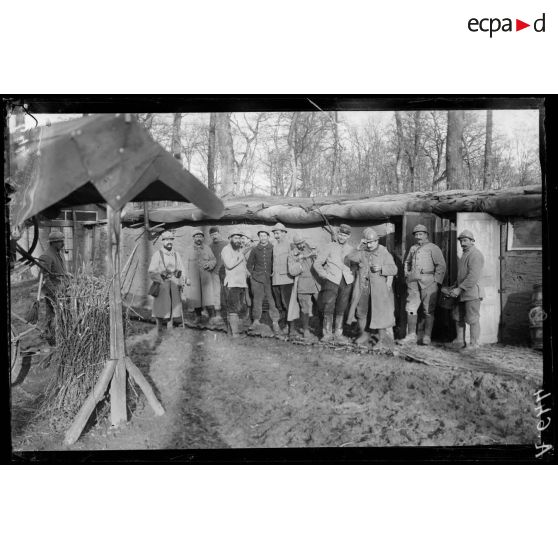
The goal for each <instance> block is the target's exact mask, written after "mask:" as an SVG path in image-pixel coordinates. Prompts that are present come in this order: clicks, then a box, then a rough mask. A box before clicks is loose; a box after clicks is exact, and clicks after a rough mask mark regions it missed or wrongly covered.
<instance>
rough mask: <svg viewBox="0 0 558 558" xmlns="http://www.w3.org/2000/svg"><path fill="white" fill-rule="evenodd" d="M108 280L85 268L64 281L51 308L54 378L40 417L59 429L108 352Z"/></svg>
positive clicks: (87, 391) (76, 408)
mask: <svg viewBox="0 0 558 558" xmlns="http://www.w3.org/2000/svg"><path fill="white" fill-rule="evenodd" d="M109 287H110V281H109V280H108V279H105V278H104V277H101V278H99V277H95V276H93V274H92V272H91V269H90V268H89V267H87V266H84V267H83V268H81V269H80V270H79V271H78V272H77V273H76V274H75V275H74V276H72V277H69V278H68V279H66V281H65V283H64V284H63V285H62V286H61V288H60V290H59V292H58V296H57V299H56V304H55V324H56V328H55V329H56V350H55V351H54V353H53V355H52V359H51V366H52V367H53V369H54V371H55V374H54V376H53V378H52V380H51V382H50V383H49V385H48V387H47V390H46V394H45V399H44V401H43V405H42V407H41V415H43V416H46V417H48V418H49V420H50V421H51V424H52V426H58V427H60V428H64V427H65V426H67V424H68V422H69V421H71V420H73V418H74V416H75V415H76V413H77V412H78V411H79V409H80V408H81V406H82V405H83V402H84V401H85V399H86V398H87V396H88V395H89V394H90V393H91V390H92V389H93V387H94V386H95V384H96V382H97V380H98V378H99V374H100V373H101V371H102V370H103V367H104V365H105V362H106V360H107V358H108V357H109V352H110V328H109Z"/></svg>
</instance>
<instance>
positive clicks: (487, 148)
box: [482, 110, 493, 190]
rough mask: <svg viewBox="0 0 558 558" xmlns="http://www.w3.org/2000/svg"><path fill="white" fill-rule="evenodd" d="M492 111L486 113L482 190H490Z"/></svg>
mask: <svg viewBox="0 0 558 558" xmlns="http://www.w3.org/2000/svg"><path fill="white" fill-rule="evenodd" d="M492 166H493V161H492V111H491V110H487V111H486V141H485V144H484V176H483V184H482V187H483V190H489V189H490V188H492Z"/></svg>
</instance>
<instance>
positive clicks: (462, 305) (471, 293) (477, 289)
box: [449, 230, 484, 351]
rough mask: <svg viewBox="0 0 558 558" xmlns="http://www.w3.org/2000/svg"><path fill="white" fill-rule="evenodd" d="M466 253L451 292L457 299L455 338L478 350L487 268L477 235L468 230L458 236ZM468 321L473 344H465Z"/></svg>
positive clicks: (467, 347) (464, 345) (459, 265)
mask: <svg viewBox="0 0 558 558" xmlns="http://www.w3.org/2000/svg"><path fill="white" fill-rule="evenodd" d="M457 239H458V240H459V244H461V248H462V250H463V255H462V256H461V258H460V259H459V260H458V262H457V282H456V283H455V285H453V288H452V290H451V291H450V293H449V294H450V296H452V297H454V298H456V299H457V305H456V306H455V308H454V311H453V319H454V320H455V322H456V328H457V338H456V341H455V342H457V343H458V344H459V345H461V346H462V347H463V349H464V350H472V351H474V350H476V349H478V347H479V340H480V333H481V326H480V306H481V301H482V299H483V298H484V289H483V287H482V286H481V284H480V280H481V277H482V270H483V267H484V256H483V255H482V252H481V251H480V250H479V249H478V248H477V247H476V246H475V237H474V235H473V233H472V232H471V231H469V230H464V231H463V232H461V233H460V235H459V236H458V237H457ZM465 324H469V330H470V343H469V345H466V344H465Z"/></svg>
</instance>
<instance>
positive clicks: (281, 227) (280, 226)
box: [271, 223, 288, 232]
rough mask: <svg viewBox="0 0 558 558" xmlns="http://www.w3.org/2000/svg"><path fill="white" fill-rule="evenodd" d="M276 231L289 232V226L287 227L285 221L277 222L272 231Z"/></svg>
mask: <svg viewBox="0 0 558 558" xmlns="http://www.w3.org/2000/svg"><path fill="white" fill-rule="evenodd" d="M274 231H284V232H288V231H287V227H285V225H283V223H277V224H276V225H275V226H274V227H273V228H272V229H271V232H274Z"/></svg>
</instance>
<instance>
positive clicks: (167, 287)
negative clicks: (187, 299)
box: [148, 250, 185, 319]
mask: <svg viewBox="0 0 558 558" xmlns="http://www.w3.org/2000/svg"><path fill="white" fill-rule="evenodd" d="M176 270H179V271H181V272H182V274H181V277H180V278H177V277H175V276H174V272H175V271H176ZM164 272H165V273H170V274H172V275H171V277H170V278H169V279H163V277H162V276H161V273H164ZM148 275H149V278H150V279H151V280H152V281H156V282H158V283H161V288H160V290H159V296H157V297H156V298H154V299H153V311H152V315H153V317H154V318H166V319H168V318H170V317H171V309H172V317H173V318H180V317H181V315H182V312H181V306H182V299H181V296H180V294H181V293H180V289H179V287H180V286H182V285H183V284H184V281H185V277H184V275H185V270H184V264H183V263H182V258H181V257H180V254H178V253H177V252H175V251H174V250H172V251H171V252H167V251H166V250H157V252H155V253H154V254H153V256H152V257H151V263H150V264H149V270H148Z"/></svg>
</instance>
